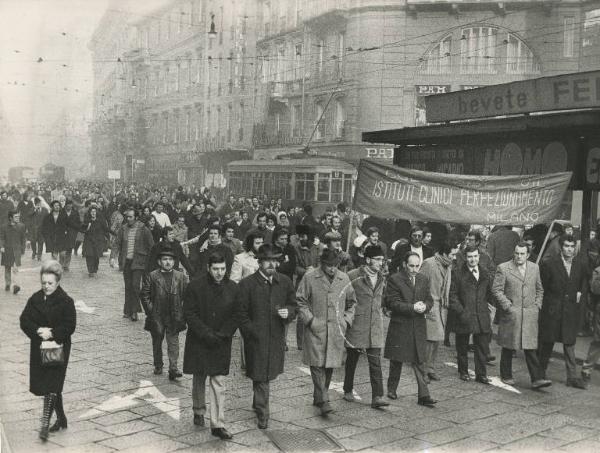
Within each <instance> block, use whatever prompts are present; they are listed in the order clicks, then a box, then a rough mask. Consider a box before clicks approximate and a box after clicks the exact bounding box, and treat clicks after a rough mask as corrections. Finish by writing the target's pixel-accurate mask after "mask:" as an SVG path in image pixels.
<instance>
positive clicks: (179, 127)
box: [173, 113, 181, 143]
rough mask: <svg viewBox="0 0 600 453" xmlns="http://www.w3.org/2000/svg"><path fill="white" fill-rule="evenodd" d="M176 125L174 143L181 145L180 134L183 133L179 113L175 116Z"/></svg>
mask: <svg viewBox="0 0 600 453" xmlns="http://www.w3.org/2000/svg"><path fill="white" fill-rule="evenodd" d="M174 120H175V121H174V123H175V124H173V126H174V127H173V143H179V138H180V133H181V121H180V118H179V113H176V114H175V118H174Z"/></svg>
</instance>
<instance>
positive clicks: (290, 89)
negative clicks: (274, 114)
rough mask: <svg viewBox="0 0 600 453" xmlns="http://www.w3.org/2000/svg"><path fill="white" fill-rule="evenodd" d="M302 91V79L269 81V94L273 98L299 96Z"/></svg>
mask: <svg viewBox="0 0 600 453" xmlns="http://www.w3.org/2000/svg"><path fill="white" fill-rule="evenodd" d="M301 91H302V81H301V80H288V81H286V82H268V85H267V94H268V95H269V96H271V97H273V98H288V97H292V96H297V95H298V94H300V92H301Z"/></svg>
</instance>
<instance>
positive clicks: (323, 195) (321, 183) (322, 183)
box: [317, 173, 331, 201]
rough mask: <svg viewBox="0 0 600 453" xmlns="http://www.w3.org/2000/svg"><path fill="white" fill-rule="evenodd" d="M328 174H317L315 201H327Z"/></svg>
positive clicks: (329, 182) (329, 183)
mask: <svg viewBox="0 0 600 453" xmlns="http://www.w3.org/2000/svg"><path fill="white" fill-rule="evenodd" d="M330 176H331V175H330V174H329V173H319V174H318V177H319V179H318V180H317V201H329V189H330V185H331V181H330Z"/></svg>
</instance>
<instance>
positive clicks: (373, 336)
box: [344, 245, 389, 408]
mask: <svg viewBox="0 0 600 453" xmlns="http://www.w3.org/2000/svg"><path fill="white" fill-rule="evenodd" d="M365 262H366V263H365V264H364V265H363V266H361V267H359V268H358V269H353V270H351V271H350V272H349V273H348V278H349V279H350V281H351V282H352V287H353V288H354V292H355V294H356V301H357V303H356V310H355V311H356V314H357V316H355V317H354V322H353V323H352V326H351V327H349V328H348V330H347V331H346V351H347V356H348V357H347V359H346V374H345V377H344V399H345V400H346V401H350V402H352V401H355V399H354V393H353V388H354V372H355V371H356V364H357V363H358V359H359V357H360V355H361V353H362V354H364V355H365V356H366V359H367V360H368V362H369V376H370V379H371V394H372V399H371V407H373V408H380V407H384V406H388V405H389V403H388V402H387V401H384V400H383V373H382V372H381V348H382V347H383V310H382V308H381V302H382V299H383V290H384V288H385V277H384V276H383V273H382V270H383V266H384V263H385V252H384V251H383V249H382V248H381V247H380V246H379V245H371V246H370V247H367V249H366V250H365Z"/></svg>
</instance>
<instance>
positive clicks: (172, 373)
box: [169, 370, 183, 381]
mask: <svg viewBox="0 0 600 453" xmlns="http://www.w3.org/2000/svg"><path fill="white" fill-rule="evenodd" d="M181 376H183V374H181V373H180V372H179V371H177V370H175V371H173V370H169V381H175V380H176V379H177V378H180V377H181Z"/></svg>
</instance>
